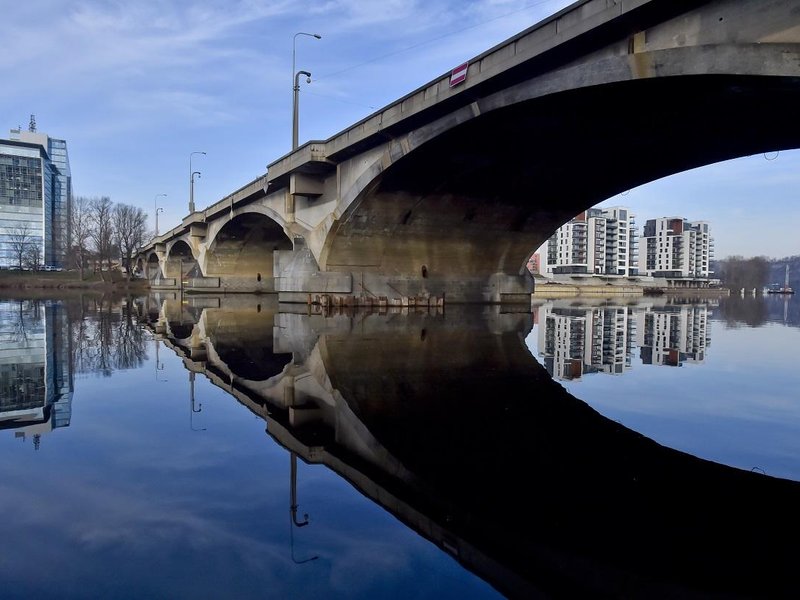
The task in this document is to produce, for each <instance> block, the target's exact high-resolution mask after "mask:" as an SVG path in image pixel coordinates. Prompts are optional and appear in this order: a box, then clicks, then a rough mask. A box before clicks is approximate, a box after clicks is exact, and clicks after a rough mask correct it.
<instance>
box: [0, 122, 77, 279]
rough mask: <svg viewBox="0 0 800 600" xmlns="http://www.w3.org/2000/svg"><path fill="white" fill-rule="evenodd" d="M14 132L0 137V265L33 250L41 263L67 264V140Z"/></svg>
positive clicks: (69, 190) (13, 263) (15, 262)
mask: <svg viewBox="0 0 800 600" xmlns="http://www.w3.org/2000/svg"><path fill="white" fill-rule="evenodd" d="M11 138H12V139H9V140H0V268H10V267H18V266H20V263H21V262H22V263H23V266H24V265H25V264H26V263H30V254H29V253H30V252H35V253H38V260H37V261H36V262H37V263H38V264H40V265H47V266H54V267H63V266H64V264H63V262H64V256H65V254H66V251H67V249H68V248H69V242H70V240H69V218H70V209H71V206H72V177H71V173H70V167H69V156H68V154H67V143H66V142H65V141H64V140H58V139H53V138H50V137H49V136H47V135H45V134H40V133H36V132H20V131H19V130H12V131H11ZM23 245H24V248H25V251H26V254H27V255H28V258H26V259H25V260H21V251H22V248H23Z"/></svg>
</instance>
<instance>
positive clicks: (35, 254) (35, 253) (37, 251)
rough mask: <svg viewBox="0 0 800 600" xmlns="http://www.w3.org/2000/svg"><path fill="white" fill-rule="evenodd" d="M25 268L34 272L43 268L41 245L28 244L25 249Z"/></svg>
mask: <svg viewBox="0 0 800 600" xmlns="http://www.w3.org/2000/svg"><path fill="white" fill-rule="evenodd" d="M25 266H26V267H28V268H29V269H31V270H32V271H38V270H39V269H41V268H42V248H41V246H39V244H35V243H30V244H28V247H27V248H26V249H25Z"/></svg>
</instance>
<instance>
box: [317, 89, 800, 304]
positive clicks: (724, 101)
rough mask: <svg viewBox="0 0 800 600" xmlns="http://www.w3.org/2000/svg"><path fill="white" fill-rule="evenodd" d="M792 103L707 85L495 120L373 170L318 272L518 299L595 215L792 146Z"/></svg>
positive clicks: (528, 107) (797, 131)
mask: <svg viewBox="0 0 800 600" xmlns="http://www.w3.org/2000/svg"><path fill="white" fill-rule="evenodd" d="M798 102H800V78H786V77H782V78H778V77H763V76H762V77H758V76H749V77H743V76H719V75H717V76H690V77H689V76H687V77H666V78H660V79H658V78H657V79H650V80H637V81H631V82H625V83H616V84H608V85H601V86H594V87H590V88H585V89H580V90H576V91H572V92H564V93H560V94H555V95H551V96H547V97H544V98H539V99H536V100H531V101H527V102H523V103H519V104H514V105H511V106H509V107H507V108H502V109H498V110H494V111H492V112H489V113H487V114H484V115H481V116H479V117H477V118H474V119H472V120H470V121H468V122H467V123H465V124H464V125H461V126H459V127H456V128H453V129H451V130H450V131H448V132H445V133H443V134H441V135H439V136H438V137H436V138H434V139H433V140H432V141H430V142H428V143H425V144H423V145H421V146H420V147H419V148H417V149H415V150H414V151H413V152H411V153H409V154H408V155H407V156H406V157H404V158H402V159H401V160H399V161H397V162H396V163H395V164H393V165H392V166H391V167H390V168H389V169H387V170H386V171H384V173H383V174H382V175H381V177H380V178H379V179H378V180H377V181H376V182H375V184H374V185H373V186H372V187H371V188H370V189H368V190H367V191H366V193H364V194H363V196H362V198H360V199H359V200H357V201H356V202H354V203H353V204H352V205H351V207H350V210H349V212H348V213H347V214H346V215H345V216H344V217H343V218H342V219H341V220H340V222H339V224H338V227H336V229H335V235H333V236H331V237H330V240H331V242H330V246H329V248H328V249H327V253H326V254H325V255H324V261H322V262H321V265H320V266H321V267H322V269H323V270H328V271H346V272H354V273H355V272H361V273H366V274H367V275H369V274H370V273H374V274H376V275H377V274H382V275H383V276H384V278H385V279H387V280H388V281H390V282H391V283H392V284H393V287H395V288H400V289H405V290H406V292H407V293H409V294H413V293H414V292H415V291H420V290H423V291H426V292H429V293H431V294H434V295H439V294H444V293H445V292H447V293H448V301H450V300H451V299H458V298H457V296H462V297H463V298H465V299H466V298H483V297H484V296H485V291H486V281H487V280H488V279H489V278H490V277H491V276H492V274H498V273H499V274H505V275H506V276H507V277H508V278H514V277H519V279H520V285H519V289H520V291H523V290H524V286H525V282H524V276H523V275H522V274H523V271H524V265H525V263H526V261H527V259H528V257H529V256H530V254H531V253H532V252H533V251H534V250H535V249H536V248H537V247H538V246H539V245H540V244H541V243H542V242H544V241H545V240H546V239H547V238H548V237H549V236H550V235H551V234H552V233H553V232H554V231H555V229H556V228H558V227H559V226H560V225H561V224H563V223H564V222H566V221H568V220H569V219H571V218H572V217H574V216H575V215H576V214H578V213H580V212H581V211H583V210H585V209H587V208H589V207H591V206H593V205H595V204H597V203H598V202H601V201H603V200H605V199H607V198H610V197H612V196H614V195H615V194H618V193H620V192H624V191H626V190H629V189H631V188H633V187H636V186H638V185H642V184H644V183H647V182H650V181H653V180H656V179H659V178H661V177H664V176H667V175H670V174H674V173H678V172H682V171H685V170H688V169H691V168H695V167H699V166H702V165H707V164H711V163H714V162H718V161H722V160H727V159H731V158H736V157H741V156H746V155H750V154H754V153H761V152H766V151H774V150H781V149H790V148H796V147H800V122H798V120H797V119H795V118H794V116H793V115H794V111H795V107H796V106H798ZM702 200H703V199H698V201H702ZM365 257H366V260H365ZM365 262H366V263H367V264H365ZM373 285H377V284H375V283H373ZM453 290H455V291H456V292H457V294H453V295H451V292H452V291H453ZM458 292H460V293H458Z"/></svg>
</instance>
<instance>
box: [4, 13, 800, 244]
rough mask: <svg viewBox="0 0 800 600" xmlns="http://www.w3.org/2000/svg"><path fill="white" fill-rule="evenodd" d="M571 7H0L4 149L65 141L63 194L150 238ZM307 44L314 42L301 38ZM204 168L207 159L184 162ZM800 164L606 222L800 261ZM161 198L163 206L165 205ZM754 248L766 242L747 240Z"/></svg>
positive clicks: (738, 176)
mask: <svg viewBox="0 0 800 600" xmlns="http://www.w3.org/2000/svg"><path fill="white" fill-rule="evenodd" d="M571 3H572V2H570V1H568V0H317V1H310V0H216V1H209V0H196V1H188V0H136V1H135V2H130V1H122V0H85V1H77V0H27V1H26V2H17V1H15V0H0V15H2V16H1V17H0V26H1V27H2V31H3V51H2V52H0V81H2V82H3V84H2V86H1V87H0V118H1V120H0V137H7V136H8V130H10V129H11V128H17V127H22V128H23V129H27V127H28V123H29V120H30V116H31V114H34V115H35V117H36V124H37V129H38V131H39V132H42V133H46V134H48V135H50V136H51V137H55V138H61V139H65V140H67V144H68V150H69V157H70V164H71V169H72V178H73V192H74V194H75V195H81V196H89V197H95V196H109V197H110V198H111V200H112V201H114V202H117V203H125V204H132V205H134V206H140V207H142V208H143V209H144V210H145V211H147V214H148V215H149V217H150V226H151V228H152V227H153V226H154V223H153V220H154V214H155V208H156V206H158V207H161V208H163V212H161V213H160V215H159V230H160V231H161V232H164V231H166V230H167V229H169V228H172V227H174V226H176V225H178V224H179V223H180V221H181V219H182V218H183V217H184V216H186V214H187V213H188V204H189V202H188V201H189V187H190V184H189V181H190V167H191V170H193V171H200V173H201V175H200V176H199V178H196V179H195V188H194V190H195V204H196V206H197V208H198V209H202V208H204V207H205V206H207V205H209V204H211V203H213V202H216V201H217V200H219V199H221V198H222V197H224V196H226V195H227V194H229V193H231V192H233V191H234V190H236V189H238V188H240V187H241V186H243V185H245V184H247V183H248V182H250V181H252V180H253V179H255V178H256V177H258V176H260V175H263V174H264V173H265V171H266V167H267V165H268V164H270V163H272V162H273V161H275V160H277V159H278V158H280V157H281V156H283V155H285V154H287V153H288V152H289V150H290V149H291V120H292V56H293V50H294V55H295V68H296V69H297V70H300V69H302V70H307V71H310V72H311V73H312V83H311V84H306V83H305V82H303V83H302V84H301V93H300V110H299V115H300V117H299V122H300V126H299V138H300V143H301V144H302V143H304V142H306V141H308V140H312V139H314V140H324V139H327V138H329V137H331V136H333V135H334V134H336V133H338V132H339V131H342V130H343V129H346V128H347V127H348V126H350V125H352V124H354V123H355V122H357V121H359V120H360V119H362V118H364V117H366V116H367V115H369V114H371V113H373V112H375V111H376V110H378V109H379V108H382V107H383V106H386V105H388V104H390V103H392V102H393V101H394V100H397V99H398V98H400V97H402V96H404V95H406V94H407V93H409V92H411V91H413V90H415V89H417V88H418V87H420V86H422V85H424V84H426V83H428V82H429V81H431V80H433V79H436V78H438V77H439V76H441V75H443V74H445V73H448V72H449V71H450V70H451V69H452V68H453V67H455V66H457V65H459V64H461V63H462V62H464V61H466V60H468V59H470V58H473V57H475V56H477V55H478V54H480V53H482V52H483V51H485V50H487V49H489V48H491V47H492V46H494V45H496V44H498V43H500V42H502V41H503V40H505V39H507V38H509V37H511V36H512V35H514V34H516V33H519V32H520V31H522V30H524V29H526V28H527V27H529V26H531V25H534V24H536V23H537V22H539V21H540V20H542V19H544V18H546V17H548V16H550V15H552V14H553V13H555V12H557V11H558V10H560V9H562V8H564V7H566V6H568V5H570V4H571ZM301 32H302V33H316V34H318V35H320V36H321V38H320V39H316V38H313V37H310V36H307V35H300V36H296V35H295V34H297V33H301ZM199 152H205V153H206V154H205V155H202V154H193V153H199ZM798 167H800V152H798V151H784V152H780V153H778V154H777V155H776V153H772V154H768V155H756V156H752V157H746V158H741V159H737V160H735V161H730V162H727V163H721V164H718V165H712V166H710V167H705V168H702V169H697V170H694V171H690V172H687V173H684V174H680V175H677V176H673V177H669V178H666V179H663V180H660V181H657V182H654V183H652V184H648V185H645V186H641V187H639V188H636V189H633V190H630V191H629V192H627V193H626V194H625V195H619V196H616V197H614V198H610V199H609V200H607V201H606V202H604V203H603V205H609V206H610V205H624V206H628V207H629V208H631V209H632V210H633V211H634V212H635V213H636V214H637V222H638V223H639V225H640V226H641V225H644V221H645V220H646V219H648V218H656V217H661V216H681V217H685V218H687V219H689V220H693V221H694V220H707V221H709V222H710V224H711V230H712V235H713V237H714V239H715V243H716V256H717V258H724V257H726V256H729V255H734V254H738V255H743V256H762V255H763V256H772V257H782V256H788V255H794V254H800V243H798V242H797V236H796V234H795V227H796V225H795V224H796V223H797V222H800V219H798V217H800V202H797V196H798V193H800V192H798V191H799V190H800V168H798ZM160 194H166V196H160ZM753 232H758V233H757V234H756V235H753Z"/></svg>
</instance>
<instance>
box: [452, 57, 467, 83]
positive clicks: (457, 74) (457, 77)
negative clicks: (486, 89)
mask: <svg viewBox="0 0 800 600" xmlns="http://www.w3.org/2000/svg"><path fill="white" fill-rule="evenodd" d="M468 68H469V63H468V62H465V63H464V64H463V65H458V66H457V67H456V68H455V69H453V70H452V71H450V87H455V86H457V85H458V84H459V83H464V82H465V81H466V80H467V69H468Z"/></svg>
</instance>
